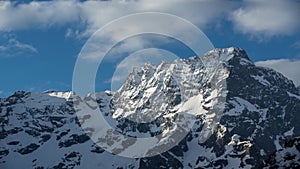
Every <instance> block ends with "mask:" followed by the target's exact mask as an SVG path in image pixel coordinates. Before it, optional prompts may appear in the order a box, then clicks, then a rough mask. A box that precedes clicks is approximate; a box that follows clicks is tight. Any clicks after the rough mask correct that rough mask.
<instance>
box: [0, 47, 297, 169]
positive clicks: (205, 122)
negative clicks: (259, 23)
mask: <svg viewBox="0 0 300 169" xmlns="http://www.w3.org/2000/svg"><path fill="white" fill-rule="evenodd" d="M95 96H96V97H94V96H92V95H88V96H86V97H85V98H83V99H81V98H79V97H76V96H75V95H74V93H72V92H55V91H48V92H45V93H30V92H23V91H19V92H16V93H14V94H13V95H12V96H10V97H8V98H3V99H1V100H0V122H1V123H0V125H1V130H0V168H225V167H226V168H239V167H240V168H253V167H254V168H263V167H266V168H270V167H272V168H282V167H286V168H299V167H300V161H299V159H300V147H299V137H300V128H299V127H300V123H299V121H300V114H299V113H300V96H299V88H298V89H297V88H296V87H295V85H294V84H293V83H292V81H290V80H288V79H287V78H285V77H284V76H283V75H281V74H280V73H278V72H276V71H274V70H272V69H268V68H264V67H257V66H256V65H254V64H253V62H252V61H251V60H249V58H248V56H247V54H246V52H245V51H244V50H242V49H240V48H226V49H215V50H212V51H209V52H208V53H206V54H205V55H204V56H203V57H202V58H201V59H200V58H197V57H192V58H189V59H179V60H176V61H174V62H173V63H164V62H163V63H161V64H160V65H159V66H158V67H155V66H154V65H151V64H145V65H144V67H142V68H141V69H136V70H133V72H132V73H131V74H130V75H129V76H128V78H127V80H126V81H125V83H124V85H123V86H122V87H121V88H120V89H119V90H118V91H117V92H115V93H112V92H103V93H97V94H95ZM91 101H95V102H96V106H98V107H99V110H100V111H101V113H103V115H104V116H105V117H106V118H107V119H109V121H110V124H111V125H112V126H113V127H114V128H115V129H116V130H117V131H118V132H120V133H122V134H124V135H128V136H132V137H153V136H156V135H159V134H163V135H164V136H165V135H167V134H170V133H172V131H173V129H174V128H176V125H177V122H178V116H179V115H178V114H179V113H180V111H183V110H185V111H191V112H192V114H193V115H194V116H195V117H196V118H195V121H194V122H195V123H194V124H193V126H192V127H191V128H190V129H189V131H188V133H187V134H186V135H185V136H184V137H183V138H182V139H181V140H179V142H178V143H176V145H174V146H173V147H172V148H171V149H170V150H168V151H166V152H163V153H161V154H158V155H155V156H152V157H143V158H133V159H130V158H125V157H121V156H118V155H113V154H111V153H109V152H107V151H105V150H104V149H103V148H102V147H99V146H98V145H97V144H96V143H95V142H93V141H92V140H91V139H90V136H92V135H93V134H94V133H97V129H96V128H92V127H90V128H84V127H81V126H84V125H85V124H86V123H88V121H89V120H90V119H92V118H93V117H92V116H89V115H86V116H82V117H79V118H78V117H77V116H76V111H75V109H74V105H77V104H78V102H81V103H83V104H85V105H87V106H89V107H93V106H91V104H90V102H91ZM189 105H192V107H188V106H189ZM176 119H177V120H176ZM204 135H205V136H206V137H203V136H204ZM116 140H118V139H113V138H112V139H111V140H106V141H111V142H108V143H107V144H108V145H113V144H114V142H117V141H116ZM163 143H165V144H167V143H168V142H163ZM132 145H134V143H133V144H132ZM162 145H163V144H162ZM120 151H123V150H120ZM116 154H118V153H116Z"/></svg>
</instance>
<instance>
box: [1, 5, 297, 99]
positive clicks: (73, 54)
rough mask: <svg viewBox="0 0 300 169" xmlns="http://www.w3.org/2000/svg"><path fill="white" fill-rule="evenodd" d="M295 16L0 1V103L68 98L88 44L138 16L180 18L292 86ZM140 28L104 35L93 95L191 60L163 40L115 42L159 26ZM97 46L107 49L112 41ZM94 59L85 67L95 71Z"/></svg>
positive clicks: (210, 8) (182, 48)
mask: <svg viewBox="0 0 300 169" xmlns="http://www.w3.org/2000/svg"><path fill="white" fill-rule="evenodd" d="M299 9H300V1H298V0H293V1H292V0H281V1H279V0H274V1H272V2H270V1H268V0H252V1H220V0H190V1H187V0H159V1H155V0H132V1H126V0H112V1H79V0H70V1H59V0H55V1H29V0H23V1H0V71H1V74H2V75H1V76H0V97H7V96H9V95H11V94H12V93H14V92H15V91H17V90H25V91H31V92H42V91H46V90H50V89H51V90H57V91H70V90H72V80H73V79H72V78H73V75H74V74H73V72H74V68H75V65H76V62H77V60H78V57H80V56H81V55H82V50H83V47H84V46H85V44H87V42H88V40H89V39H90V37H93V36H95V35H97V33H95V32H96V31H97V30H101V29H102V28H103V27H105V26H107V25H113V24H112V23H114V21H116V20H117V21H118V20H120V18H121V17H123V18H124V17H126V16H128V15H133V14H136V13H143V12H159V13H167V14H171V15H173V16H177V17H179V18H183V19H184V20H186V21H188V22H190V23H192V24H193V25H195V26H196V27H197V29H199V30H201V31H202V32H203V33H204V34H205V35H206V37H207V38H208V39H209V40H210V42H211V43H212V44H213V46H214V47H216V48H225V47H231V46H236V47H241V48H243V49H245V50H246V52H247V53H248V55H249V57H250V59H251V60H252V61H253V62H255V63H256V64H257V65H259V66H266V67H271V68H273V69H275V70H277V71H279V72H281V73H282V74H284V75H285V76H287V77H288V78H290V79H292V80H293V81H294V83H295V85H297V86H298V85H300V76H299V73H298V72H300V66H299V65H300V21H299V18H300V10H299ZM121 20H122V19H121ZM157 20H158V21H162V18H160V17H157ZM138 23H139V25H135V24H134V22H130V21H126V20H125V21H124V22H123V23H122V25H119V26H115V27H113V28H111V29H109V31H108V32H107V34H106V35H107V37H108V38H111V39H113V40H114V42H117V43H115V45H114V46H113V47H112V48H111V49H110V50H109V51H108V52H107V54H106V55H105V57H104V59H103V60H102V62H101V63H100V64H99V67H98V70H97V74H96V78H95V82H94V83H95V90H96V91H104V90H111V89H112V90H117V88H118V87H119V86H120V84H121V83H122V81H124V79H125V78H124V77H126V76H127V74H128V73H129V72H130V71H131V70H132V67H133V66H134V67H139V66H141V65H143V64H144V62H155V63H154V64H158V63H160V62H161V61H162V60H166V61H169V62H171V61H172V60H174V59H176V58H187V57H190V56H192V55H195V53H194V51H192V50H191V49H190V48H189V46H188V45H186V44H184V43H182V42H180V41H178V40H177V39H174V38H172V37H168V36H165V35H157V34H149V33H144V34H141V35H135V36H131V37H128V38H126V39H122V40H120V41H117V40H118V37H119V34H120V32H122V33H129V32H130V31H132V30H136V31H138V30H139V29H141V28H142V29H147V28H149V27H150V28H157V27H159V26H160V25H158V24H157V22H156V21H155V20H147V19H143V18H142V19H140V20H139V21H138ZM143 26H144V27H143ZM107 28H109V27H107ZM161 28H162V29H164V27H161ZM184 29H185V27H184V26H183V27H180V26H176V24H175V26H174V27H171V25H170V28H169V30H168V31H173V32H175V33H176V34H178V35H179V36H181V35H182V34H183V33H186V32H187V31H184ZM129 30H130V31H129ZM126 31H129V32H126ZM161 31H165V30H161ZM98 32H99V31H98ZM128 35H129V34H128ZM196 37H197V36H195V38H196ZM190 38H191V41H194V40H196V39H193V37H190ZM111 39H110V40H111ZM97 42H99V43H98V44H97V45H98V46H101V47H106V46H107V45H109V42H110V41H109V40H107V39H104V40H101V41H97ZM197 45H198V44H197ZM199 46H201V44H199ZM97 56H98V55H93V57H86V58H85V59H86V60H89V61H90V62H95V63H96V62H97V61H96V60H97Z"/></svg>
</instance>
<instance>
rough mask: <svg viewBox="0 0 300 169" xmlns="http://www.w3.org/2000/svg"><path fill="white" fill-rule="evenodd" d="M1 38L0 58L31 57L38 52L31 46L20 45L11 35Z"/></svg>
mask: <svg viewBox="0 0 300 169" xmlns="http://www.w3.org/2000/svg"><path fill="white" fill-rule="evenodd" d="M1 38H2V39H4V41H2V42H0V56H3V57H11V56H19V55H22V54H29V55H31V54H34V53H37V52H38V51H37V49H36V48H35V47H33V46H32V45H29V44H26V43H22V42H20V41H18V40H17V39H16V38H15V37H13V36H11V35H8V36H2V37H1Z"/></svg>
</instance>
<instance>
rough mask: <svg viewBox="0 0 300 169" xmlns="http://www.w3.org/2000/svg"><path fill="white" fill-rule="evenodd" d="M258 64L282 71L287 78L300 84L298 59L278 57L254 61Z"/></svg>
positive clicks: (299, 61)
mask: <svg viewBox="0 0 300 169" xmlns="http://www.w3.org/2000/svg"><path fill="white" fill-rule="evenodd" d="M255 64H256V65H258V66H264V67H269V68H272V69H274V70H276V71H278V72H280V73H282V74H283V75H284V76H286V77H287V78H289V79H291V80H293V81H294V84H295V85H296V86H298V85H300V76H299V72H300V60H289V59H278V60H266V61H259V62H256V63H255Z"/></svg>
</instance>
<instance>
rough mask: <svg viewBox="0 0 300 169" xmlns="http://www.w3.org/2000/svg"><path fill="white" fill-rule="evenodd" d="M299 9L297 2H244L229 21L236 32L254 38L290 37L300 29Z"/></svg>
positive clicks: (299, 5) (276, 0) (254, 0)
mask: <svg viewBox="0 0 300 169" xmlns="http://www.w3.org/2000/svg"><path fill="white" fill-rule="evenodd" d="M299 9H300V3H299V1H292V0H286V1H282V0H274V1H272V2H270V1H268V0H252V1H244V3H243V4H242V6H241V7H240V8H238V9H236V10H235V11H234V12H233V13H232V14H231V15H230V20H231V21H232V22H233V24H234V27H235V29H236V30H237V31H239V32H242V33H244V34H250V35H253V36H256V37H259V36H261V35H263V36H265V37H271V36H275V35H291V34H293V33H294V32H296V31H298V29H299V28H300V22H299V21H298V20H299V18H300V10H299Z"/></svg>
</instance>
